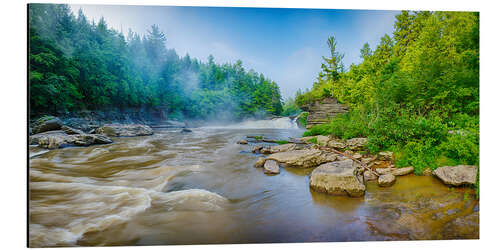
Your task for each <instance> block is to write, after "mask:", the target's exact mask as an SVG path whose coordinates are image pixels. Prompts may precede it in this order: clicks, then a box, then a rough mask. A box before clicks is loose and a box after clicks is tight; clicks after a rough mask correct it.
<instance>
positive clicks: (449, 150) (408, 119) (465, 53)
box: [295, 11, 479, 173]
mask: <svg viewBox="0 0 500 250" xmlns="http://www.w3.org/2000/svg"><path fill="white" fill-rule="evenodd" d="M327 43H328V45H329V47H330V55H329V56H328V57H325V58H324V63H323V65H322V70H321V72H320V74H319V76H318V78H317V81H316V82H315V83H314V85H313V87H312V89H311V90H306V91H305V92H299V93H297V96H296V98H295V103H296V104H297V105H298V106H302V105H306V104H308V103H311V102H314V101H315V100H319V99H322V98H324V97H330V96H334V97H336V98H337V99H338V100H339V101H340V102H342V103H344V104H347V105H348V106H349V107H350V112H349V113H348V114H346V115H339V116H337V117H335V118H334V119H332V120H331V122H330V123H328V124H324V125H320V126H315V127H313V128H312V129H311V130H310V131H308V132H307V133H306V134H309V135H310V134H333V135H335V136H337V137H343V138H352V137H358V136H363V137H368V138H369V149H370V151H373V152H377V151H381V150H391V151H394V152H395V157H396V164H397V165H399V166H409V165H411V166H415V168H416V172H417V173H420V171H421V170H423V169H424V168H427V167H430V168H435V167H437V166H443V165H456V164H475V165H478V164H479V13H474V12H429V11H419V12H409V11H402V12H401V13H400V14H399V15H397V16H396V21H395V23H394V32H393V36H392V37H391V36H388V35H385V36H384V37H382V39H381V40H380V43H379V44H378V45H377V47H376V48H375V49H374V50H372V49H371V48H370V46H369V45H368V44H365V45H364V46H363V48H362V49H361V51H360V52H361V53H360V54H361V55H360V56H361V58H362V62H361V63H360V64H357V65H351V66H350V68H349V70H345V69H344V66H343V64H342V57H343V55H342V54H341V53H340V52H338V51H337V49H336V40H335V38H334V37H331V38H330V39H329V40H328V41H327Z"/></svg>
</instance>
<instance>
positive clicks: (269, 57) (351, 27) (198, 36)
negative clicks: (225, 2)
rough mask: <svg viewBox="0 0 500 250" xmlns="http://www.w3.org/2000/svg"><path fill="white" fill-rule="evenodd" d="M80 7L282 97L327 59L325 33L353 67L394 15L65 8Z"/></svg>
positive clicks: (306, 84)
mask: <svg viewBox="0 0 500 250" xmlns="http://www.w3.org/2000/svg"><path fill="white" fill-rule="evenodd" d="M70 6H71V8H72V9H73V11H74V12H75V14H76V13H77V11H78V9H80V8H82V10H83V12H84V13H85V15H86V16H87V17H89V18H90V19H94V20H95V21H96V22H97V21H98V20H99V18H100V17H101V16H102V17H104V19H105V20H106V22H107V23H108V25H109V26H111V27H113V28H115V29H117V30H123V32H124V33H125V34H126V33H127V31H128V29H129V28H130V29H132V30H133V31H135V32H138V33H139V34H144V33H145V32H146V30H148V29H149V28H150V26H151V25H152V24H157V25H159V26H160V29H161V30H162V31H163V32H164V33H165V34H166V37H167V47H168V48H174V49H176V51H177V53H178V54H179V55H181V56H183V55H185V54H186V53H189V55H190V56H192V57H196V58H198V59H200V60H202V61H206V60H207V57H208V56H209V55H210V54H212V55H213V56H214V57H215V61H216V62H218V63H226V62H231V63H233V62H235V61H236V60H238V59H241V60H242V61H243V66H244V67H245V68H246V69H254V70H255V71H257V72H260V73H263V74H264V75H265V76H266V77H268V78H270V79H272V80H274V81H275V82H276V83H278V85H279V86H280V89H281V93H282V95H283V96H284V97H293V96H294V95H295V92H296V91H297V90H298V89H299V88H300V89H302V90H304V89H305V88H310V87H311V86H312V84H313V82H314V80H315V78H316V76H317V74H318V72H319V71H320V65H321V62H322V56H328V54H329V50H328V46H327V45H326V40H327V38H328V36H330V35H335V36H336V38H337V40H338V43H337V47H338V50H339V51H340V52H342V53H344V54H345V57H344V64H345V65H346V66H348V65H350V64H351V63H359V62H360V58H359V55H360V53H359V50H360V49H361V47H362V46H363V44H364V43H365V42H368V43H369V44H370V47H372V48H375V47H376V45H377V44H378V41H379V40H380V38H381V37H382V36H383V35H384V34H389V35H391V34H392V31H393V23H394V20H395V15H397V14H398V12H397V11H379V10H324V9H272V8H220V7H168V6H131V5H70Z"/></svg>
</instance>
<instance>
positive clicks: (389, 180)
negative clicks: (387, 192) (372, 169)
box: [378, 173, 396, 187]
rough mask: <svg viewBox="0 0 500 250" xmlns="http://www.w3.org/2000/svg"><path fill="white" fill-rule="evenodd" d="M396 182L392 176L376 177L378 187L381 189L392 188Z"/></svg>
mask: <svg viewBox="0 0 500 250" xmlns="http://www.w3.org/2000/svg"><path fill="white" fill-rule="evenodd" d="M395 182H396V176H394V175H392V174H390V173H389V174H383V175H381V176H379V177H378V185H379V186H381V187H389V186H392V185H393V184H394V183H395Z"/></svg>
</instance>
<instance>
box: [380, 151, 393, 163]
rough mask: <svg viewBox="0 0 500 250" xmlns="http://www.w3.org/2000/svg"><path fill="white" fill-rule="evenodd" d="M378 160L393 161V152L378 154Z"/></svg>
mask: <svg viewBox="0 0 500 250" xmlns="http://www.w3.org/2000/svg"><path fill="white" fill-rule="evenodd" d="M378 158H379V159H380V160H384V161H392V152H391V151H384V152H380V153H378Z"/></svg>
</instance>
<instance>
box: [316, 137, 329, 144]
mask: <svg viewBox="0 0 500 250" xmlns="http://www.w3.org/2000/svg"><path fill="white" fill-rule="evenodd" d="M316 141H317V142H318V144H319V145H321V146H326V145H327V144H328V141H330V137H328V136H324V135H318V136H316Z"/></svg>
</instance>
